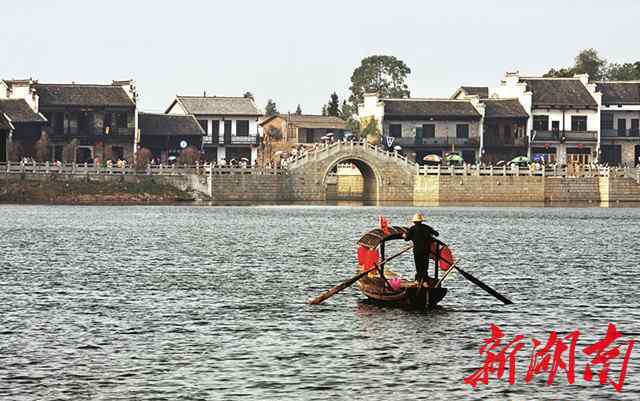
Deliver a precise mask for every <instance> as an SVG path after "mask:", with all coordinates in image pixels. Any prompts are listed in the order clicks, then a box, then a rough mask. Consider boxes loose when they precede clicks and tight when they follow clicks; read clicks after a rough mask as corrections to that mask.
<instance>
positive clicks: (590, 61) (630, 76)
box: [544, 49, 640, 81]
mask: <svg viewBox="0 0 640 401" xmlns="http://www.w3.org/2000/svg"><path fill="white" fill-rule="evenodd" d="M585 73H586V74H589V79H590V80H591V81H600V80H610V81H629V80H636V79H640V61H636V62H635V63H623V64H618V63H609V62H607V60H606V59H604V58H601V57H600V56H599V55H598V52H597V51H596V50H594V49H586V50H582V51H581V52H580V53H578V55H577V56H576V58H575V62H574V64H573V67H566V68H559V69H557V70H556V69H555V68H552V69H550V70H549V71H548V72H547V73H546V74H544V76H545V77H556V78H568V77H573V76H574V75H575V74H585Z"/></svg>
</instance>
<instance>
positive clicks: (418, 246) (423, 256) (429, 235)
mask: <svg viewBox="0 0 640 401" xmlns="http://www.w3.org/2000/svg"><path fill="white" fill-rule="evenodd" d="M423 221H424V216H422V213H416V214H415V215H413V226H411V228H409V231H407V233H405V234H403V235H402V237H403V238H404V240H405V241H412V242H413V259H414V261H415V263H416V281H420V280H424V279H425V278H428V277H429V274H428V271H429V250H430V249H431V243H432V242H433V237H437V236H438V235H440V234H439V233H438V232H437V231H436V230H434V229H433V228H431V227H430V226H428V225H426V224H422V223H423Z"/></svg>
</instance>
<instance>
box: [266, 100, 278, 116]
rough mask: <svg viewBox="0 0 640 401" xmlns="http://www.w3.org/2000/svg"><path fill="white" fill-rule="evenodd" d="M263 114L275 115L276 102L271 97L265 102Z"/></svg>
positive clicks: (276, 111)
mask: <svg viewBox="0 0 640 401" xmlns="http://www.w3.org/2000/svg"><path fill="white" fill-rule="evenodd" d="M265 114H266V115H268V116H275V115H276V114H278V107H277V106H276V102H274V101H273V99H269V101H268V102H267V107H265Z"/></svg>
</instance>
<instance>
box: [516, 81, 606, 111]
mask: <svg viewBox="0 0 640 401" xmlns="http://www.w3.org/2000/svg"><path fill="white" fill-rule="evenodd" d="M520 81H521V82H524V83H526V84H527V90H529V91H531V92H532V93H533V99H532V102H533V106H534V107H540V108H555V107H561V108H562V107H575V108H583V109H586V108H597V107H598V103H597V102H596V101H595V99H594V98H593V96H591V94H590V93H589V91H588V90H587V88H586V87H585V86H584V85H583V84H582V82H581V81H580V80H579V79H577V78H521V79H520Z"/></svg>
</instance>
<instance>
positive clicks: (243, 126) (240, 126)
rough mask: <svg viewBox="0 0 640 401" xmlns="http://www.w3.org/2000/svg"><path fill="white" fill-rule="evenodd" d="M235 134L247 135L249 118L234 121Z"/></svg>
mask: <svg viewBox="0 0 640 401" xmlns="http://www.w3.org/2000/svg"><path fill="white" fill-rule="evenodd" d="M236 136H249V120H237V121H236Z"/></svg>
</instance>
